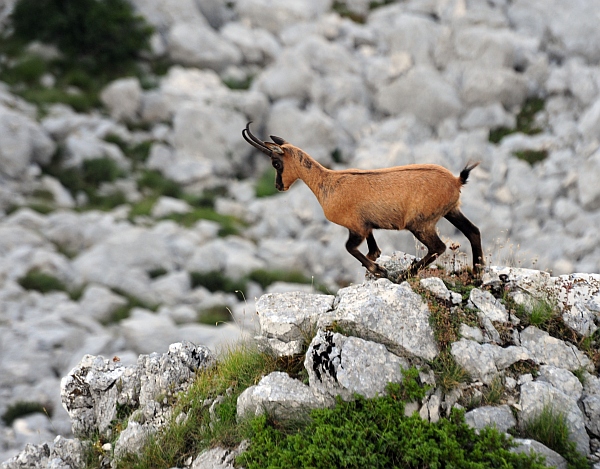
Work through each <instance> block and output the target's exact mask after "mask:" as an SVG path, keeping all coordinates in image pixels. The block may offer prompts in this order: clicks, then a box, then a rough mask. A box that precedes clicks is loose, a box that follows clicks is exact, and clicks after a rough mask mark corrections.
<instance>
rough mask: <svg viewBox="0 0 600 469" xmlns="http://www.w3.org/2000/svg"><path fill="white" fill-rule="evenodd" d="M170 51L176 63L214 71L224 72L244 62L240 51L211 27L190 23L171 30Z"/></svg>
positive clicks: (169, 37)
mask: <svg viewBox="0 0 600 469" xmlns="http://www.w3.org/2000/svg"><path fill="white" fill-rule="evenodd" d="M168 49H169V55H170V57H171V58H172V59H173V60H174V61H176V62H179V63H183V64H186V65H193V66H196V67H207V68H211V69H213V70H223V69H224V68H226V67H227V66H228V65H232V64H239V63H240V62H241V61H242V54H241V52H240V51H239V49H238V48H237V47H236V46H234V45H233V44H231V43H230V42H228V41H226V40H225V39H223V38H222V37H221V36H220V35H219V34H217V33H216V32H215V31H213V30H212V29H211V28H210V27H209V26H205V27H202V26H199V25H198V24H195V23H189V22H185V23H177V24H175V25H174V26H173V27H172V28H171V30H170V32H169V36H168Z"/></svg>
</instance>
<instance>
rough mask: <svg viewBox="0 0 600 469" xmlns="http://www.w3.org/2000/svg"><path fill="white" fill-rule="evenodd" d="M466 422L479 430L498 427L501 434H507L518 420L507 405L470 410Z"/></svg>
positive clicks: (466, 415)
mask: <svg viewBox="0 0 600 469" xmlns="http://www.w3.org/2000/svg"><path fill="white" fill-rule="evenodd" d="M465 422H467V424H468V425H470V426H471V427H473V428H475V429H478V430H480V429H482V428H485V427H496V428H497V429H498V430H499V431H501V432H506V431H508V430H509V429H510V428H513V427H515V426H516V425H517V420H516V419H515V417H514V416H513V413H512V411H511V410H510V407H509V406H507V405H501V406H498V407H494V406H483V407H479V408H477V409H473V410H470V411H469V412H467V413H466V414H465Z"/></svg>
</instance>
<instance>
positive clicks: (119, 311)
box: [102, 288, 158, 326]
mask: <svg viewBox="0 0 600 469" xmlns="http://www.w3.org/2000/svg"><path fill="white" fill-rule="evenodd" d="M112 290H113V291H114V292H115V293H116V294H117V295H120V296H122V297H123V298H125V299H126V300H127V303H126V304H124V305H123V306H119V307H118V308H116V309H115V310H114V311H113V312H112V314H111V315H110V318H108V319H107V320H105V321H102V324H103V325H104V326H106V325H107V324H114V323H117V322H119V321H122V320H123V319H127V318H128V317H129V315H130V314H131V310H132V309H133V308H143V309H147V310H150V311H156V308H157V307H158V305H151V304H148V303H146V302H145V301H142V300H140V299H139V298H136V297H135V296H133V295H130V294H129V293H126V292H124V291H123V290H120V289H118V288H113V289H112Z"/></svg>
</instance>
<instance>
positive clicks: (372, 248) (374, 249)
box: [367, 231, 381, 261]
mask: <svg viewBox="0 0 600 469" xmlns="http://www.w3.org/2000/svg"><path fill="white" fill-rule="evenodd" d="M367 246H368V247H369V253H368V254H367V259H369V260H371V261H376V260H377V259H378V258H379V256H381V249H379V246H377V242H376V241H375V237H374V236H373V232H372V231H371V232H370V233H369V236H367Z"/></svg>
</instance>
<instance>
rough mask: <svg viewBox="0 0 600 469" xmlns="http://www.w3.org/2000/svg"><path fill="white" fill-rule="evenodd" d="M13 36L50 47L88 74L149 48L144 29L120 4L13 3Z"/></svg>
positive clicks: (106, 0)
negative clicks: (56, 48)
mask: <svg viewBox="0 0 600 469" xmlns="http://www.w3.org/2000/svg"><path fill="white" fill-rule="evenodd" d="M12 22H13V26H14V35H15V37H16V38H17V39H20V40H22V41H24V42H30V41H36V40H37V41H40V42H44V43H47V44H54V45H56V46H57V47H58V48H59V49H60V51H61V52H62V53H63V54H64V55H65V56H66V58H67V60H69V61H71V62H78V63H80V64H83V65H84V66H85V67H86V68H88V69H89V70H96V71H98V70H103V69H105V68H120V67H123V66H124V65H125V64H127V63H130V62H132V61H133V60H135V59H136V58H137V57H138V55H139V52H140V51H142V50H144V49H149V38H150V35H151V33H152V28H150V27H149V26H148V25H147V24H146V23H145V21H144V19H143V18H142V17H140V16H135V15H134V12H133V7H132V6H131V5H130V4H129V3H128V2H126V1H125V0H78V1H77V2H68V1H64V0H19V1H17V3H16V4H15V7H14V11H13V14H12Z"/></svg>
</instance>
